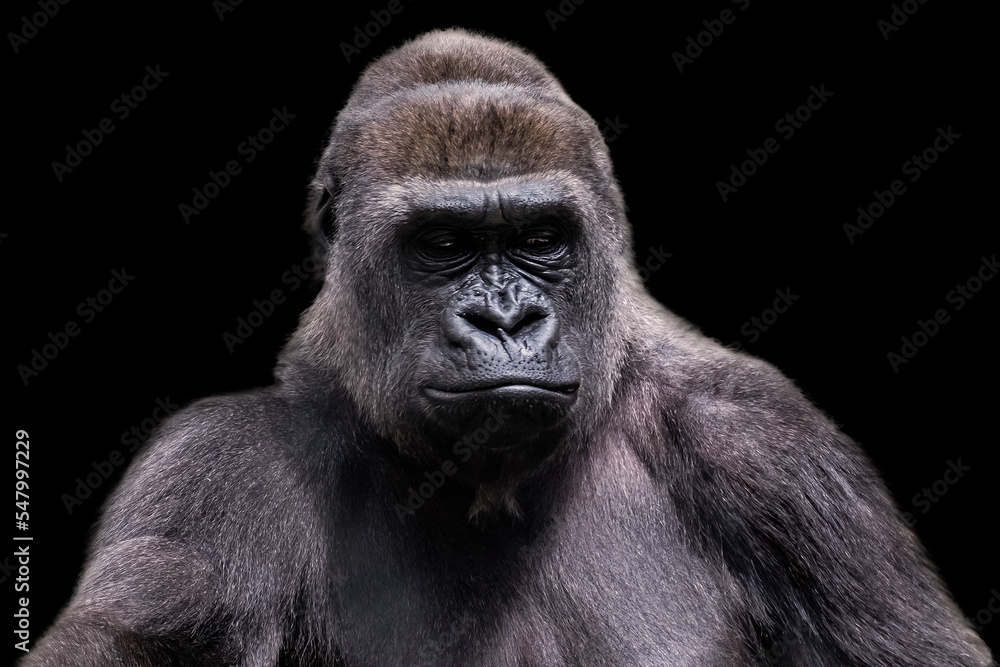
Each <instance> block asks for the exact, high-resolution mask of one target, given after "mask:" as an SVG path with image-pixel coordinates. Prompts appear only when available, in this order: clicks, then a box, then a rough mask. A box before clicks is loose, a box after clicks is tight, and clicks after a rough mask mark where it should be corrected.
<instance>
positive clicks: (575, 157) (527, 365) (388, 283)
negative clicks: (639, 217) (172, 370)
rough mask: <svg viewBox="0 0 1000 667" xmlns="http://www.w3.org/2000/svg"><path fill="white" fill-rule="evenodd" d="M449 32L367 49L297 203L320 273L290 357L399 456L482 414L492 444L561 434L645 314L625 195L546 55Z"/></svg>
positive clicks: (596, 411) (437, 443)
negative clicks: (472, 54)
mask: <svg viewBox="0 0 1000 667" xmlns="http://www.w3.org/2000/svg"><path fill="white" fill-rule="evenodd" d="M441 35H442V37H443V43H444V42H447V44H446V45H445V46H444V48H442V49H441V50H440V52H437V51H436V50H435V45H434V40H433V39H426V40H423V42H422V43H420V44H419V45H414V44H409V45H404V46H403V47H401V48H400V49H398V50H397V51H396V52H394V53H393V54H392V55H390V56H389V57H386V58H383V59H380V60H378V61H376V62H375V63H374V64H373V65H372V66H371V67H370V68H369V69H368V70H367V71H366V72H365V74H364V75H363V76H362V78H361V80H360V82H359V84H358V86H357V87H356V89H355V91H354V93H353V94H352V96H351V99H350V101H349V102H348V105H347V106H346V107H345V108H344V110H343V111H342V112H341V113H340V115H339V117H338V118H337V121H336V123H335V125H334V128H333V131H332V134H331V139H330V143H329V145H328V147H327V149H326V151H325V152H324V154H323V157H322V158H321V160H320V163H319V169H318V172H317V176H316V179H315V180H314V182H313V188H312V193H311V202H312V204H311V207H310V210H309V211H308V212H307V218H308V219H307V228H308V229H309V230H310V231H311V232H312V233H313V234H314V235H315V236H316V237H317V238H318V239H319V241H320V242H321V243H322V244H324V245H325V246H326V247H327V250H328V253H329V261H328V269H327V273H326V276H325V279H324V287H323V290H322V292H321V294H320V295H319V296H318V297H317V299H316V302H315V304H314V305H313V307H312V309H311V310H310V312H309V313H307V314H306V316H304V318H303V326H302V327H301V328H300V330H299V331H298V332H297V334H296V338H295V339H293V344H292V345H291V346H290V349H291V350H293V351H294V352H293V354H291V355H289V359H294V357H295V356H296V354H298V355H300V357H301V358H302V359H303V362H302V366H303V367H308V368H310V369H316V368H317V367H320V368H323V369H325V370H326V371H328V372H329V380H328V381H329V382H330V383H332V384H334V385H337V386H340V387H343V388H344V389H345V391H347V392H348V393H349V394H350V396H351V398H352V399H353V403H355V404H356V405H357V406H358V407H359V408H360V409H361V411H362V413H363V416H365V417H367V421H368V422H369V423H370V424H372V425H373V426H374V427H375V428H376V430H377V431H378V432H379V433H380V434H381V435H383V436H384V437H386V438H389V439H391V440H392V441H394V442H395V443H396V444H397V445H398V446H399V447H400V448H401V449H402V450H403V451H407V452H409V453H411V454H424V455H427V454H428V453H429V452H431V451H434V450H437V451H440V450H441V448H442V447H448V446H450V444H451V442H453V440H454V438H455V437H456V436H460V435H461V434H463V433H468V432H470V431H471V430H475V429H476V428H479V427H482V426H484V424H486V423H487V422H488V420H490V419H491V417H490V416H491V415H494V414H504V415H510V417H511V418H510V419H505V420H503V423H502V424H499V425H498V428H497V430H496V431H494V435H493V436H492V437H491V438H490V441H489V443H488V446H487V449H494V450H508V451H509V450H516V449H517V448H519V447H520V448H523V447H525V446H528V445H538V443H539V442H544V443H547V444H548V445H554V444H555V443H556V442H557V441H559V440H562V441H565V440H566V438H560V437H559V436H561V435H565V434H566V433H567V432H568V431H569V430H571V429H586V427H587V424H588V422H589V421H590V420H594V419H597V418H598V417H599V416H600V414H601V411H602V410H606V409H607V406H608V405H610V402H611V400H610V394H611V388H612V386H613V384H614V378H615V377H616V376H617V375H618V374H619V373H620V360H621V359H622V358H623V357H624V354H625V351H624V350H622V341H623V340H625V339H626V338H627V335H626V331H627V327H626V325H625V323H624V318H625V317H626V315H627V314H628V313H632V314H634V313H635V312H638V311H639V310H641V307H638V306H634V307H631V308H630V307H629V304H635V302H636V297H635V294H638V293H640V292H639V290H638V287H637V283H636V282H635V275H636V274H635V271H634V268H633V267H632V265H631V253H630V250H631V238H630V232H629V230H628V225H627V223H626V222H625V216H624V205H623V203H622V200H621V195H620V193H619V191H618V188H617V184H616V183H615V182H614V178H613V176H612V170H611V163H610V159H609V157H608V154H607V148H606V146H605V145H604V142H603V139H602V138H601V135H600V133H599V132H598V130H597V126H596V124H595V123H594V122H593V120H592V119H591V118H590V117H589V116H588V115H587V114H586V113H585V112H584V111H582V110H581V109H580V108H579V107H577V106H576V105H575V104H574V103H573V102H572V101H571V100H570V99H569V97H568V96H567V95H566V93H565V92H564V91H563V90H562V88H561V86H560V85H559V84H558V82H557V81H556V80H555V79H554V78H553V77H552V76H551V75H550V74H549V73H548V72H547V71H546V70H545V69H544V67H542V66H541V65H540V64H539V63H538V62H537V61H536V60H534V59H533V58H532V57H531V56H528V55H527V54H525V53H524V52H522V51H520V50H519V49H516V48H510V47H509V46H508V45H503V44H502V43H493V44H491V45H490V46H488V47H487V48H488V49H493V50H494V52H492V53H489V54H486V56H487V57H485V58H484V57H476V58H467V57H464V56H463V54H462V53H461V52H460V50H456V42H461V41H462V40H465V39H468V40H469V45H470V49H477V50H479V51H482V49H483V48H484V46H483V42H482V41H480V40H477V38H475V37H473V36H469V35H467V34H465V35H464V36H463V34H459V33H454V34H448V33H441ZM467 70H468V71H467ZM472 70H475V71H472ZM597 249H600V250H597ZM623 306H625V308H623ZM536 449H539V448H538V447H536ZM541 449H546V448H545V447H541Z"/></svg>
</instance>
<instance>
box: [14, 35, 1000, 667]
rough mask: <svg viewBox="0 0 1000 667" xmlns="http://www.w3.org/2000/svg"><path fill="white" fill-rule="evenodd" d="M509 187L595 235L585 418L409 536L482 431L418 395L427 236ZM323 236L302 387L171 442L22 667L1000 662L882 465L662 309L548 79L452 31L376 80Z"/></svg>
mask: <svg viewBox="0 0 1000 667" xmlns="http://www.w3.org/2000/svg"><path fill="white" fill-rule="evenodd" d="M524 182H530V183H535V184H536V185H532V186H527V185H524ZM496 183H501V184H513V185H512V186H511V187H513V188H515V189H518V188H519V189H518V192H519V193H520V194H519V195H518V196H519V197H520V198H521V201H528V202H530V201H534V199H533V198H536V199H537V200H539V201H542V200H558V201H560V202H565V203H566V205H567V206H569V207H570V208H571V209H572V211H573V212H574V213H573V215H574V216H575V220H576V221H577V222H578V223H579V225H580V230H581V233H580V235H579V237H578V238H577V239H576V240H575V242H574V260H573V262H574V263H573V264H572V266H571V267H570V268H567V269H566V270H565V271H564V272H563V273H561V274H560V280H561V282H553V283H552V284H548V283H546V284H544V285H542V287H539V288H538V289H539V291H538V293H537V295H536V297H537V300H538V302H539V303H543V305H544V304H551V305H549V306H545V307H546V308H549V309H550V310H549V311H546V312H548V313H549V315H551V316H552V317H556V316H557V317H558V321H559V324H560V326H561V334H560V335H561V338H559V340H558V342H556V340H555V339H552V341H550V345H549V347H550V348H551V349H555V350H562V351H565V354H566V355H568V356H563V357H561V359H562V362H561V363H563V367H562V369H563V370H561V371H560V372H561V373H564V374H571V373H572V372H578V374H579V379H580V386H579V391H578V395H577V396H576V397H575V403H574V405H573V406H572V408H571V409H570V411H569V414H568V416H567V417H566V418H565V419H564V420H563V422H560V425H559V426H558V427H553V428H552V429H550V430H544V431H539V432H538V433H534V432H518V431H517V430H516V428H517V425H516V424H515V425H514V426H505V427H504V428H501V429H500V430H499V431H498V432H496V433H494V434H493V435H492V436H491V437H492V438H494V439H495V440H493V441H491V442H489V443H487V446H486V447H484V448H483V449H482V450H480V451H479V452H477V453H476V454H475V456H473V457H471V458H470V459H469V460H468V461H467V462H460V463H459V466H458V467H459V473H458V474H457V475H456V476H455V477H454V478H450V479H448V481H447V482H446V483H445V484H444V485H443V486H442V487H441V488H440V489H437V490H436V492H435V494H434V495H433V496H432V497H431V498H430V499H428V500H427V502H426V504H425V506H423V507H422V508H420V509H419V510H417V511H416V512H414V513H413V514H412V516H411V515H406V516H404V517H400V515H399V512H398V505H400V503H405V501H406V495H407V490H408V489H409V488H410V487H412V486H413V485H415V484H419V483H420V482H421V481H422V480H423V479H424V477H423V475H424V473H425V472H426V471H433V470H437V466H438V465H439V463H440V462H441V460H442V458H447V457H448V453H449V451H451V450H450V448H451V447H452V444H453V443H454V442H455V441H457V440H460V439H461V437H462V436H461V433H459V432H457V431H456V432H455V433H449V432H448V424H449V423H450V422H448V421H447V420H445V421H443V422H442V421H441V416H440V415H438V414H434V411H433V410H428V409H427V408H426V405H425V402H422V401H423V399H421V397H420V395H419V387H421V386H423V385H424V384H426V380H427V377H430V376H433V374H434V373H435V372H438V371H436V370H435V368H439V367H441V366H440V364H439V366H438V367H434V368H432V367H428V364H426V363H425V362H423V361H421V359H422V357H421V351H422V350H425V349H429V348H432V347H433V346H435V345H438V344H439V342H438V341H439V337H440V331H439V329H440V325H439V323H440V321H441V311H442V303H443V302H442V299H444V300H445V301H447V298H450V297H447V296H445V295H448V294H452V293H454V292H455V288H454V287H452V286H450V285H438V286H437V287H434V288H433V289H429V288H426V284H425V283H424V282H420V281H415V280H413V279H412V277H410V276H408V274H407V273H406V270H405V266H406V263H405V261H403V259H402V258H401V252H402V251H401V250H400V243H399V238H398V231H399V229H400V224H401V221H402V220H405V219H406V218H407V216H408V215H410V213H411V212H412V211H413V210H415V209H418V208H421V207H425V206H427V205H430V206H434V205H435V204H437V203H440V202H442V201H447V200H449V197H452V196H453V195H454V194H455V193H465V195H463V196H466V195H468V196H471V197H473V198H474V197H475V196H476V193H477V192H483V193H487V195H488V194H489V193H490V192H491V191H492V190H491V188H493V187H494V184H496ZM498 187H499V186H498ZM504 187H506V186H504ZM532 188H534V189H532ZM469 193H472V194H471V195H469ZM468 196H467V197H466V198H467V199H468ZM307 217H308V219H307V227H308V228H309V229H310V231H311V232H312V233H314V234H315V235H316V237H317V240H318V242H320V243H323V244H324V245H326V246H328V263H327V271H326V276H325V281H324V285H323V288H322V290H321V292H320V294H319V295H318V297H317V299H316V301H315V303H314V304H313V306H312V307H311V308H310V309H309V311H308V312H307V313H305V315H304V316H303V318H302V322H301V325H300V327H299V329H298V331H297V332H296V333H295V335H294V336H293V338H292V340H291V341H290V342H289V344H288V346H287V347H286V348H285V350H284V351H283V353H282V355H281V359H280V363H279V366H278V370H277V382H276V384H274V385H273V386H271V387H268V388H265V389H261V390H258V391H254V392H249V393H245V394H240V395H234V396H225V397H217V398H210V399H206V400H203V401H200V402H198V403H196V404H194V405H192V406H190V407H188V408H187V409H185V410H184V411H183V412H182V413H180V414H178V415H177V416H175V417H174V418H173V419H171V420H170V421H169V422H168V423H167V424H166V425H165V426H164V428H163V429H162V430H161V431H160V433H159V434H158V437H156V438H155V441H154V442H152V443H151V444H150V446H148V447H147V448H146V449H145V450H144V451H143V453H142V454H141V456H140V457H139V458H138V459H137V460H136V462H135V463H134V464H133V465H132V467H131V468H130V469H129V471H128V473H127V475H126V477H125V479H124V480H123V482H122V484H121V485H120V487H119V488H118V489H117V490H116V491H115V493H114V495H113V497H112V498H111V500H110V501H109V503H108V506H107V508H106V510H105V513H104V516H103V518H102V520H101V524H100V528H99V531H98V532H97V534H96V537H95V539H94V541H93V544H92V545H91V550H90V556H89V560H88V563H87V567H86V569H85V571H84V573H83V575H82V577H81V579H80V582H79V585H78V587H77V590H76V593H75V595H74V597H73V599H72V600H71V602H70V603H69V605H68V606H67V608H66V609H65V610H64V611H63V613H62V615H61V616H60V617H59V619H58V620H57V622H56V623H55V625H54V626H53V627H52V628H51V629H50V630H49V631H48V633H47V634H46V635H45V636H44V637H43V638H42V639H41V640H40V641H39V643H38V644H37V646H36V647H35V648H34V649H33V650H32V651H31V653H30V654H29V656H28V657H27V658H26V659H25V660H24V661H22V663H21V664H22V666H23V667H42V666H48V667H52V666H56V665H60V666H61V665H73V666H74V667H88V666H97V665H100V666H110V665H204V666H208V665H211V666H213V667H216V666H218V665H249V666H255V667H264V666H271V665H346V666H348V667H376V666H379V667H381V666H384V667H400V666H411V665H434V666H436V667H437V666H441V667H448V666H453V667H458V666H480V665H481V666H490V667H529V666H546V667H550V666H551V667H557V666H558V667H577V666H594V667H596V666H612V665H615V666H618V665H620V666H628V667H635V666H636V665H641V666H664V665H669V666H672V667H674V666H676V667H680V666H688V665H690V666H702V665H704V666H718V667H741V666H744V667H746V666H750V665H760V664H771V665H809V666H812V667H823V666H833V665H873V666H874V665H878V666H903V665H907V666H914V667H915V666H918V665H920V666H926V665H933V666H935V667H951V666H958V665H963V666H973V665H976V666H985V665H989V664H991V657H990V654H989V651H988V650H987V648H986V647H985V646H984V644H983V643H982V641H981V640H980V639H979V638H978V637H977V636H976V635H975V633H974V632H973V631H972V630H971V629H970V627H969V625H968V623H967V622H966V621H965V619H964V618H963V616H962V614H961V612H960V611H959V609H958V608H957V607H956V605H955V603H954V602H953V601H952V599H951V597H950V595H949V594H948V592H947V591H946V589H945V587H944V586H943V584H942V583H941V581H940V580H939V578H938V577H937V575H936V574H935V573H934V570H933V567H932V565H931V564H930V563H929V562H928V560H927V558H926V556H925V554H924V551H923V549H922V548H921V546H920V545H919V543H918V542H917V540H916V538H915V537H914V535H913V533H912V532H911V531H910V530H908V529H907V528H906V527H905V526H904V524H903V523H902V521H901V519H900V516H899V513H898V511H897V509H896V507H895V506H894V504H893V501H892V500H891V499H890V497H889V495H888V493H887V491H886V489H885V487H884V486H883V484H882V482H881V481H880V479H879V477H878V475H877V473H876V472H875V470H874V469H873V467H872V466H871V464H870V463H869V462H868V461H867V460H866V458H865V457H864V455H863V454H862V453H861V451H860V450H859V448H858V447H857V446H856V445H855V444H854V443H853V442H851V441H850V440H849V439H848V438H847V437H846V436H845V435H843V434H842V433H840V432H839V431H838V430H837V429H836V428H835V427H834V425H833V424H832V423H831V422H830V421H829V420H828V419H827V418H826V417H825V416H824V415H823V414H822V413H821V412H820V411H819V410H817V409H816V408H815V407H813V406H812V405H811V404H810V403H809V402H808V401H807V400H806V399H805V398H803V396H802V394H801V393H800V392H799V390H798V389H796V388H795V386H794V385H793V384H792V383H791V382H790V381H789V380H787V379H786V378H784V377H783V376H782V375H781V374H780V373H778V372H777V371H776V370H775V369H774V368H773V367H771V366H770V365H768V364H766V363H764V362H762V361H759V360H757V359H753V358H751V357H748V356H745V355H743V354H739V353H735V352H732V351H730V350H727V349H724V348H722V347H721V346H719V345H718V344H716V343H715V342H714V341H711V340H708V339H706V338H705V337H704V336H702V335H700V334H699V333H698V332H697V331H695V330H694V329H693V328H692V327H691V326H690V325H688V324H687V323H686V322H684V321H682V320H680V319H678V318H677V317H675V316H674V315H672V314H671V313H669V312H667V311H666V310H665V309H664V308H663V307H662V306H660V305H659V304H658V303H657V302H655V301H654V300H653V299H652V298H651V297H650V296H649V295H648V294H647V293H646V292H645V291H644V289H643V288H642V285H641V283H640V280H639V278H638V275H637V272H636V268H635V265H634V261H633V257H632V250H631V235H630V230H629V226H628V223H627V221H626V218H625V214H624V206H623V203H622V197H621V194H620V192H619V190H618V186H617V184H616V182H615V180H614V177H613V174H612V168H611V162H610V159H609V156H608V151H607V148H606V147H605V145H604V143H603V141H602V139H601V136H600V134H599V133H598V130H597V127H596V125H595V124H594V122H593V121H592V119H591V118H590V117H589V116H587V114H585V113H584V112H583V111H582V110H581V109H579V108H578V107H577V106H576V105H574V104H573V102H572V101H571V100H570V99H569V98H568V97H567V96H566V94H565V92H564V91H563V90H562V88H561V87H560V85H559V84H558V82H557V81H556V80H555V79H554V78H553V77H552V76H551V75H550V74H549V73H548V71H546V70H545V68H544V67H543V66H542V65H541V64H540V63H538V61H537V60H535V59H534V58H533V57H532V56H530V55H528V54H526V53H524V52H523V51H521V50H520V49H518V48H517V47H514V46H512V45H509V44H505V43H503V42H499V41H496V40H492V39H486V38H483V37H479V36H476V35H471V34H469V33H465V32H462V31H456V30H453V31H444V32H434V33H430V34H428V35H425V36H424V37H421V38H420V39H418V40H415V41H413V42H410V43H408V44H406V45H404V46H402V47H401V48H399V49H397V50H396V51H393V52H392V53H390V54H388V55H386V56H385V57H383V58H382V59H380V60H379V61H377V62H376V63H374V64H373V65H372V66H371V67H370V68H369V69H368V70H367V71H366V72H365V74H364V76H363V77H362V78H361V80H360V82H359V83H358V85H357V87H356V88H355V90H354V93H353V95H352V97H351V99H350V101H349V102H348V104H347V106H346V108H345V109H344V110H343V111H342V112H341V114H340V116H339V117H338V119H337V123H336V124H335V126H334V129H333V132H332V135H331V140H330V144H329V146H328V148H327V149H326V151H325V152H324V154H323V157H322V159H321V161H320V164H319V169H318V173H317V176H316V179H315V181H314V183H313V186H312V192H311V194H310V207H309V213H308V216H307ZM529 223H530V220H529V221H527V223H524V224H529ZM511 233H514V232H511ZM470 275H471V274H470ZM474 277H475V276H473V278H474ZM470 280H472V279H471V278H470ZM476 280H478V278H476ZM537 282H539V284H542V282H543V281H537ZM480 287H481V285H479V283H476V285H473V286H472V287H470V288H468V289H480ZM462 289H466V288H465V287H463V288H462ZM533 298H534V297H533ZM526 345H529V346H530V343H526ZM570 350H572V355H570V354H569V351H570ZM536 357H537V355H536ZM538 358H540V357H538ZM438 361H440V359H438ZM469 363H470V365H471V364H472V362H469ZM498 363H499V362H498ZM553 363H555V362H553ZM544 366H545V364H544V363H542V362H539V361H538V360H537V359H536V358H535V357H532V360H530V363H528V362H525V364H524V366H523V368H526V369H527V370H526V371H525V372H528V373H536V372H537V373H543V372H544ZM443 367H448V366H447V364H444V366H443ZM454 368H455V372H456V373H459V374H462V373H465V376H464V377H465V378H466V379H469V378H473V379H476V378H481V377H482V376H483V374H484V373H486V372H487V371H485V370H484V369H485V368H486V366H483V367H482V368H473V369H471V370H470V369H469V368H464V369H463V368H461V364H460V363H459V362H455V366H454ZM567 376H568V375H567ZM543 403H544V401H543ZM490 405H491V408H493V409H498V410H499V411H500V412H501V413H502V412H503V410H505V409H507V410H513V411H514V412H515V413H516V414H520V413H519V412H518V410H524V411H527V412H526V413H525V414H527V413H530V411H531V410H533V409H535V408H537V407H538V406H537V405H536V404H534V403H531V404H530V405H529V404H528V403H524V404H516V403H515V404H508V403H504V402H503V401H496V402H494V403H491V404H490ZM511 405H514V407H513V408H512V407H511ZM543 407H545V406H543ZM543 413H544V412H543ZM543 413H539V414H543ZM544 414H547V413H544ZM435 420H438V421H435ZM517 421H518V419H516V418H512V419H511V422H517ZM442 423H443V424H444V426H441V424H442ZM466 426H467V427H468V428H470V429H471V428H475V427H476V426H477V424H475V423H472V424H466ZM510 429H515V430H510ZM451 458H454V457H453V456H452V457H451ZM779 656H783V657H779Z"/></svg>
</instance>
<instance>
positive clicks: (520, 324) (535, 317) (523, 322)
mask: <svg viewBox="0 0 1000 667" xmlns="http://www.w3.org/2000/svg"><path fill="white" fill-rule="evenodd" d="M546 317H547V315H546V314H545V313H526V314H525V315H524V317H522V318H521V319H520V320H518V321H517V322H515V323H514V326H512V327H510V328H509V329H507V334H508V335H510V336H516V335H517V334H518V333H519V332H521V331H524V330H525V329H527V328H528V327H530V326H531V325H532V324H534V323H535V322H538V321H540V320H544V319H545V318H546Z"/></svg>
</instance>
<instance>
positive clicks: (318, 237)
mask: <svg viewBox="0 0 1000 667" xmlns="http://www.w3.org/2000/svg"><path fill="white" fill-rule="evenodd" d="M339 192H340V181H339V180H338V179H336V178H334V177H333V176H327V177H326V178H325V179H324V182H323V186H322V187H321V188H319V189H315V188H314V189H313V190H312V192H311V193H310V195H309V204H308V206H307V210H306V224H305V228H306V231H307V232H308V233H309V235H310V236H311V237H312V239H313V241H314V242H315V243H316V244H318V245H319V246H320V247H322V248H323V249H326V248H328V247H329V246H330V244H331V243H332V242H333V237H334V236H335V235H336V233H337V220H336V218H335V216H334V214H333V208H334V202H335V201H336V199H337V195H338V194H339Z"/></svg>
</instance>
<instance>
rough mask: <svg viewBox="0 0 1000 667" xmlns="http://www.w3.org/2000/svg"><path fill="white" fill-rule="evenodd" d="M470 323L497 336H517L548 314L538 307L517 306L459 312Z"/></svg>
mask: <svg viewBox="0 0 1000 667" xmlns="http://www.w3.org/2000/svg"><path fill="white" fill-rule="evenodd" d="M458 316H459V317H461V318H462V319H464V320H465V321H466V322H467V323H468V324H470V325H472V326H473V327H475V328H476V329H478V330H480V331H482V332H484V333H488V334H490V335H492V336H496V337H497V338H504V337H505V335H506V336H507V337H510V338H517V337H518V336H519V335H520V334H521V333H523V332H527V331H530V330H531V329H532V328H533V325H534V324H535V323H536V322H540V321H541V320H544V319H545V318H546V317H548V315H547V314H546V313H545V312H543V311H541V310H536V309H533V308H532V309H527V308H516V309H511V310H507V311H503V310H499V309H494V308H489V309H483V310H480V311H475V312H463V313H459V314H458Z"/></svg>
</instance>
